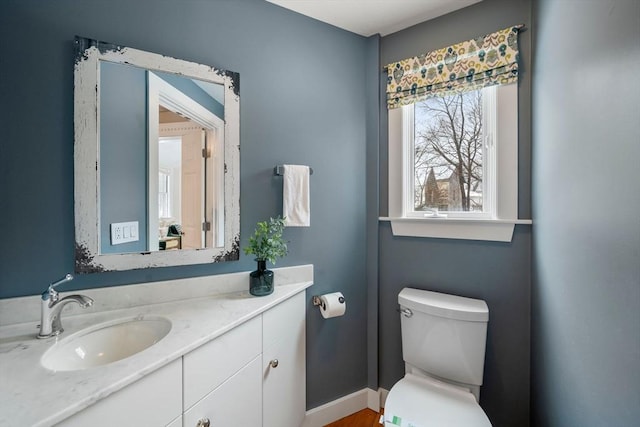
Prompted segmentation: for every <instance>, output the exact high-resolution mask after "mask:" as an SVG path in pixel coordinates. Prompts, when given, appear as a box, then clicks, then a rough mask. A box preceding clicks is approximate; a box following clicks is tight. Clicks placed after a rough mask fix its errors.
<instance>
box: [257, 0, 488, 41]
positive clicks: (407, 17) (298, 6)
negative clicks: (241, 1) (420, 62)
mask: <svg viewBox="0 0 640 427" xmlns="http://www.w3.org/2000/svg"><path fill="white" fill-rule="evenodd" d="M267 1H268V2H270V3H274V4H277V5H279V6H282V7H284V8H287V9H290V10H293V11H294V12H298V13H301V14H303V15H306V16H309V17H311V18H315V19H317V20H319V21H322V22H326V23H327V24H331V25H334V26H336V27H339V28H342V29H345V30H347V31H351V32H353V33H356V34H360V35H361V36H365V37H369V36H371V35H373V34H377V33H379V34H380V35H382V36H386V35H387V34H391V33H395V32H396V31H400V30H403V29H405V28H408V27H411V26H412V25H415V24H419V23H420V22H424V21H428V20H429V19H433V18H436V17H438V16H441V15H445V14H447V13H449V12H453V11H454V10H458V9H462V8H463V7H467V6H469V5H471V4H474V3H478V2H479V1H481V0H267Z"/></svg>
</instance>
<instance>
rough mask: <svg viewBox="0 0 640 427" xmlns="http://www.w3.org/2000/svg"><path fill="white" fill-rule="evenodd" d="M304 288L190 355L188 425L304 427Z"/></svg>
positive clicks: (186, 404) (186, 367)
mask: <svg viewBox="0 0 640 427" xmlns="http://www.w3.org/2000/svg"><path fill="white" fill-rule="evenodd" d="M304 295H305V294H304V292H301V293H299V294H297V295H295V296H293V297H291V298H289V299H287V300H285V301H283V302H282V303H280V304H278V305H277V306H275V307H273V308H271V309H269V310H267V311H265V312H264V313H262V315H261V316H258V317H255V318H253V319H251V320H249V321H247V322H245V323H243V324H242V325H240V326H238V327H236V328H235V329H233V330H231V331H229V332H227V333H225V334H224V335H222V336H220V337H218V338H216V339H215V340H213V341H211V342H210V343H208V344H205V345H204V346H202V347H200V348H198V349H196V350H194V351H192V352H191V353H189V354H187V355H185V356H184V407H185V412H184V424H183V425H184V427H201V426H205V425H207V424H206V422H207V421H208V422H209V426H210V427H217V426H243V427H244V426H246V427H259V426H264V427H300V425H301V424H302V422H303V420H304V415H305V406H306V379H305V377H306V374H305V372H306V371H305V304H304V301H305V299H304Z"/></svg>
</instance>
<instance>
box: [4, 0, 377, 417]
mask: <svg viewBox="0 0 640 427" xmlns="http://www.w3.org/2000/svg"><path fill="white" fill-rule="evenodd" d="M75 35H80V36H84V37H90V38H94V39H98V40H104V41H108V42H112V43H116V44H120V45H125V46H130V47H134V48H137V49H141V50H147V51H150V52H155V53H160V54H164V55H169V56H172V57H176V58H180V59H185V60H189V61H194V62H198V63H203V64H207V65H211V66H214V67H217V68H221V69H229V70H232V71H235V72H238V73H239V74H240V80H241V98H242V99H241V105H240V120H241V128H240V132H241V141H242V149H241V200H240V205H241V238H242V243H244V242H246V239H247V238H248V236H249V235H250V234H251V232H252V231H253V228H254V226H255V223H256V222H257V221H260V220H263V219H265V218H268V217H269V216H274V215H276V214H278V213H280V212H281V206H282V181H281V178H274V177H273V176H272V175H273V172H272V171H273V167H274V166H275V165H278V164H283V163H299V164H307V165H309V166H311V167H313V169H314V174H313V177H312V179H311V227H310V228H299V229H296V228H291V229H287V231H286V232H285V236H286V238H287V239H288V240H290V242H291V243H290V250H291V251H290V254H289V255H288V256H287V257H286V258H284V259H282V260H281V261H279V262H278V265H277V266H278V267H279V266H288V265H298V264H306V263H312V264H314V265H315V286H314V287H313V288H311V289H310V290H309V292H308V297H309V298H308V300H310V295H311V294H312V293H319V294H322V293H325V292H330V291H337V290H340V291H342V292H343V293H344V294H345V297H346V299H347V301H348V302H349V310H348V311H347V314H346V315H345V316H344V317H340V318H335V319H329V320H323V319H322V316H321V315H320V313H319V312H318V310H317V309H314V308H313V307H311V306H309V307H308V313H307V363H308V370H307V373H308V374H307V375H308V378H307V380H308V381H307V384H308V390H307V404H308V406H309V407H315V406H318V405H319V404H322V403H325V402H327V401H330V400H333V399H335V398H337V397H340V396H343V395H345V394H348V393H350V392H353V391H355V390H360V389H362V388H363V387H364V386H365V385H366V372H367V367H366V363H365V361H366V359H367V356H366V347H367V337H366V333H367V332H366V324H367V323H366V322H367V318H366V301H365V298H364V295H365V294H366V282H365V254H366V245H365V241H366V238H365V224H364V220H363V219H364V218H365V216H366V203H365V188H366V184H365V177H366V175H365V162H364V161H363V159H364V158H365V155H366V154H365V153H366V137H367V129H366V114H365V108H363V106H364V105H365V104H366V100H367V99H369V98H371V97H375V96H377V94H375V93H374V94H369V93H367V87H366V85H365V82H364V80H363V78H362V76H363V75H365V68H366V60H365V55H366V52H367V49H366V45H367V40H366V39H364V38H362V37H359V36H356V35H354V34H351V33H348V32H346V31H342V30H338V29H336V28H334V27H330V26H328V25H326V24H322V23H320V22H317V21H314V20H311V19H308V18H305V17H303V16H301V15H298V14H295V13H292V12H289V11H286V10H284V9H281V8H279V7H277V6H274V5H272V4H270V3H267V2H265V1H264V0H242V1H238V0H233V1H230V0H229V1H222V0H219V1H216V0H210V1H201V0H185V1H180V2H178V1H175V2H168V1H154V0H137V1H135V2H132V1H129V0H112V1H108V2H105V1H101V0H76V1H72V0H58V1H55V2H42V1H36V0H33V1H31V0H3V1H2V2H0V52H1V53H2V55H0V61H1V71H0V73H1V78H0V120H1V121H2V122H1V124H2V126H1V127H0V128H2V130H3V132H2V142H1V143H0V156H1V157H2V167H1V168H0V189H1V190H0V191H1V192H2V193H1V197H0V203H2V205H1V206H0V223H1V224H5V225H6V227H10V228H9V229H8V230H7V229H5V232H6V233H8V234H10V235H11V243H10V244H4V245H0V247H1V249H0V251H1V254H0V297H4V298H6V297H14V296H20V295H33V294H37V293H40V292H42V290H43V289H44V288H45V287H46V285H47V284H48V283H49V282H51V281H52V280H53V279H56V278H59V277H62V276H63V275H64V274H65V273H67V272H69V271H72V270H73V266H74V262H73V256H74V253H73V250H74V220H73V58H74V56H73V38H74V36H75ZM254 268H255V263H254V261H253V257H251V256H244V255H242V256H241V258H240V261H237V262H228V263H222V264H215V265H213V264H205V265H197V266H187V267H172V268H157V269H147V270H137V271H128V272H112V273H103V274H90V275H82V276H79V277H77V278H76V279H75V280H74V281H73V282H71V283H70V284H69V285H68V286H67V287H66V288H65V289H63V291H65V290H70V289H83V288H89V287H101V286H112V285H120V284H126V283H139V282H144V281H157V280H164V279H173V278H179V277H190V276H202V275H207V274H219V273H226V272H235V271H249V270H252V269H254Z"/></svg>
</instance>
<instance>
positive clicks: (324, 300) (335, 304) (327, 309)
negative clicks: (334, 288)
mask: <svg viewBox="0 0 640 427" xmlns="http://www.w3.org/2000/svg"><path fill="white" fill-rule="evenodd" d="M346 310H347V302H346V301H345V299H344V296H343V295H342V293H341V292H334V293H332V294H324V295H320V313H322V317H324V318H325V319H329V318H331V317H337V316H342V315H343V314H344V312H345V311H346Z"/></svg>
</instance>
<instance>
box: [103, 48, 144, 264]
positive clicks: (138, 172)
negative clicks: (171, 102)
mask: <svg viewBox="0 0 640 427" xmlns="http://www.w3.org/2000/svg"><path fill="white" fill-rule="evenodd" d="M147 153H148V149H147V72H146V71H145V70H143V69H142V68H138V67H132V66H129V65H121V64H114V63H110V62H106V61H105V62H102V63H101V64H100V166H101V168H100V234H101V236H102V239H101V240H100V251H101V252H102V253H123V252H144V251H146V250H148V248H149V245H148V244H147V227H148V225H147V198H146V195H147V188H148V186H147V177H148V172H147ZM141 194H144V195H145V197H140V195H141ZM127 221H138V235H139V237H140V239H139V240H137V241H135V242H128V243H123V244H119V245H112V244H111V239H110V236H111V224H112V223H114V222H127Z"/></svg>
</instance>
